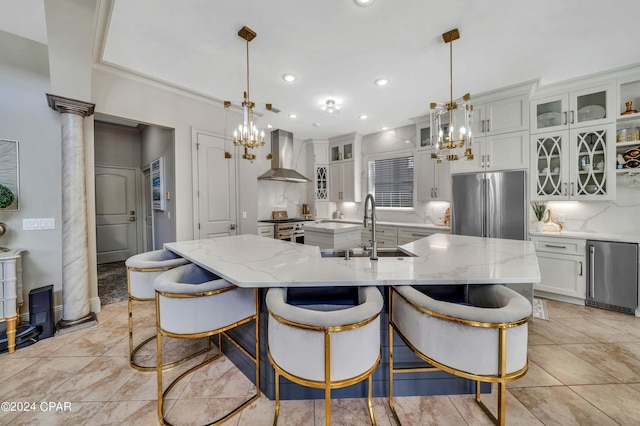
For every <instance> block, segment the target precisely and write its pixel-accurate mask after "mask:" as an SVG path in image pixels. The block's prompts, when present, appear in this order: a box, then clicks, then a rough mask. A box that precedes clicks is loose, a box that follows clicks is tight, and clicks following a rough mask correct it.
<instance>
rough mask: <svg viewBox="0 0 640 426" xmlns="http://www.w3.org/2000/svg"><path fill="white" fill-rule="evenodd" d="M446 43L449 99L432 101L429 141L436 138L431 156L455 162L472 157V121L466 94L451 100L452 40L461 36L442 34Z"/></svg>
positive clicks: (470, 108) (449, 33)
mask: <svg viewBox="0 0 640 426" xmlns="http://www.w3.org/2000/svg"><path fill="white" fill-rule="evenodd" d="M442 38H443V39H444V42H445V43H449V102H446V103H445V102H441V103H436V102H432V103H431V105H430V107H431V114H430V117H431V140H432V141H435V146H434V152H433V153H432V154H431V158H434V159H436V160H438V161H439V162H440V161H442V160H448V161H455V160H459V159H460V157H461V156H464V157H466V158H467V160H473V153H472V152H471V143H472V136H471V121H472V115H473V105H471V102H470V99H471V96H470V95H469V94H468V93H467V94H465V95H464V96H463V97H462V98H460V99H456V100H454V99H453V41H454V40H457V39H459V38H460V33H459V32H458V29H457V28H456V29H453V30H451V31H448V32H446V33H444V34H442Z"/></svg>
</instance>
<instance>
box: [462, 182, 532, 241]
mask: <svg viewBox="0 0 640 426" xmlns="http://www.w3.org/2000/svg"><path fill="white" fill-rule="evenodd" d="M452 189H453V196H452V199H451V233H453V234H457V235H473V236H478V237H492V238H507V239H512V240H525V239H527V229H528V226H529V209H528V201H527V173H526V172H525V171H524V170H515V171H504V172H485V173H468V174H458V175H453V176H452Z"/></svg>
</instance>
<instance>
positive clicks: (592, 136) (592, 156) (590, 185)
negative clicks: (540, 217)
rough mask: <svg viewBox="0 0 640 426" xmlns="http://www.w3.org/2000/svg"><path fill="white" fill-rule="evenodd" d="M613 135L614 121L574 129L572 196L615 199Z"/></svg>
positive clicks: (572, 139) (576, 198)
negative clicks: (603, 124) (607, 123)
mask: <svg viewBox="0 0 640 426" xmlns="http://www.w3.org/2000/svg"><path fill="white" fill-rule="evenodd" d="M614 135H615V124H610V125H608V126H594V127H585V128H580V129H574V130H571V132H570V138H571V157H570V158H571V164H570V167H569V170H570V173H571V182H572V183H573V185H572V188H571V193H570V196H571V198H572V199H575V200H613V199H615V194H616V192H615V191H616V175H615V169H614V167H615V158H614V157H615V142H614V140H615V139H614V138H615V136H614Z"/></svg>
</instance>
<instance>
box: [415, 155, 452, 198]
mask: <svg viewBox="0 0 640 426" xmlns="http://www.w3.org/2000/svg"><path fill="white" fill-rule="evenodd" d="M450 165H451V163H450V162H448V161H441V162H438V161H436V160H434V159H432V158H431V153H430V152H427V151H419V152H418V154H417V155H416V168H415V170H416V192H417V199H418V201H451V172H450Z"/></svg>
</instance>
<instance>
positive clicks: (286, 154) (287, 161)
mask: <svg viewBox="0 0 640 426" xmlns="http://www.w3.org/2000/svg"><path fill="white" fill-rule="evenodd" d="M271 155H272V158H271V169H269V170H268V171H266V172H265V173H263V174H262V175H260V176H259V177H258V180H276V181H280V182H298V183H306V182H311V180H309V179H307V178H306V177H304V176H302V175H301V174H300V173H298V172H296V171H295V170H293V133H291V132H287V131H286V130H282V129H278V130H274V131H272V132H271Z"/></svg>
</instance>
